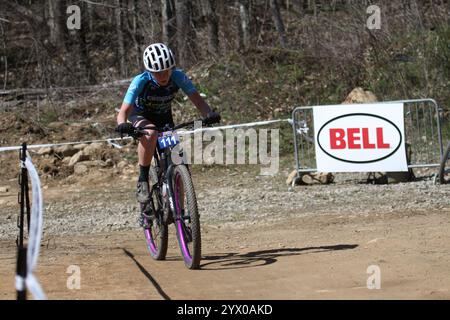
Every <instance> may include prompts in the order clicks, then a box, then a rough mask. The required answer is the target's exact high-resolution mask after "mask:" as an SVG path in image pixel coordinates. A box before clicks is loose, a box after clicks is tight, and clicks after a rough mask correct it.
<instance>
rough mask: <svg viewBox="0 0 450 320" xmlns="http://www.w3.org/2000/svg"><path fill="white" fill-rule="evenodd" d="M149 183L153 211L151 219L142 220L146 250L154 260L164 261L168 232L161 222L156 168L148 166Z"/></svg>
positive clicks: (165, 225) (161, 212)
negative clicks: (143, 222)
mask: <svg viewBox="0 0 450 320" xmlns="http://www.w3.org/2000/svg"><path fill="white" fill-rule="evenodd" d="M149 175H150V176H149V183H150V186H152V190H151V195H152V197H151V200H150V202H151V203H150V205H151V206H152V210H153V213H154V214H153V218H152V219H148V218H144V220H145V224H146V225H148V226H149V227H148V228H144V235H145V239H146V241H147V248H148V251H149V253H150V256H151V257H152V258H153V259H155V260H164V259H165V258H166V254H167V244H168V238H169V232H168V228H167V224H165V223H164V221H163V210H162V202H161V193H160V189H159V186H158V174H157V171H156V167H155V166H153V165H151V166H150V174H149Z"/></svg>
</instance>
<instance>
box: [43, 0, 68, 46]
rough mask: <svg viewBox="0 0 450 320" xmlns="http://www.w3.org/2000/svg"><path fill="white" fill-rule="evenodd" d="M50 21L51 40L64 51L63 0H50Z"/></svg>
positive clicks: (48, 3)
mask: <svg viewBox="0 0 450 320" xmlns="http://www.w3.org/2000/svg"><path fill="white" fill-rule="evenodd" d="M47 5H48V21H47V24H48V26H49V28H50V42H51V44H52V45H54V46H55V47H56V48H57V49H59V50H62V51H64V50H65V42H64V27H63V25H62V18H63V12H62V10H63V8H64V2H63V1H54V0H48V1H47Z"/></svg>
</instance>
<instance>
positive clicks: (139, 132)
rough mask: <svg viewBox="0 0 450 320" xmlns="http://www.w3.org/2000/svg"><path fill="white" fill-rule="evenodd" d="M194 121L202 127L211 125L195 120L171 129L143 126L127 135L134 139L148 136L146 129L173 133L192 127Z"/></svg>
mask: <svg viewBox="0 0 450 320" xmlns="http://www.w3.org/2000/svg"><path fill="white" fill-rule="evenodd" d="M196 121H201V122H202V125H207V126H208V125H211V124H212V123H206V122H205V121H206V120H205V119H197V120H192V121H188V122H184V123H180V124H177V125H175V126H173V127H171V126H167V125H166V126H165V127H157V126H155V125H147V126H144V127H135V128H134V132H133V133H129V135H130V136H132V137H134V138H138V137H140V136H142V135H149V134H148V133H147V131H146V130H148V129H151V130H155V131H158V132H166V131H174V130H177V129H181V128H185V127H189V126H192V125H193V124H194V123H195V122H196Z"/></svg>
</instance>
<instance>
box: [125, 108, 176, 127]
mask: <svg viewBox="0 0 450 320" xmlns="http://www.w3.org/2000/svg"><path fill="white" fill-rule="evenodd" d="M128 120H130V122H131V123H132V124H133V126H135V125H136V124H137V123H138V122H139V121H141V120H148V121H150V122H151V123H153V124H154V125H155V126H157V127H164V126H165V125H166V124H168V125H170V126H171V127H173V126H174V122H173V117H172V112H168V113H162V114H161V113H151V112H140V111H138V110H135V109H134V110H133V111H132V112H131V114H130V115H129V116H128Z"/></svg>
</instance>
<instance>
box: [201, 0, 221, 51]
mask: <svg viewBox="0 0 450 320" xmlns="http://www.w3.org/2000/svg"><path fill="white" fill-rule="evenodd" d="M216 8H217V7H216V3H215V1H214V0H202V9H203V15H204V16H205V18H206V23H207V29H208V51H209V53H210V54H212V55H214V56H217V55H218V54H219V23H218V19H217V15H216Z"/></svg>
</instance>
